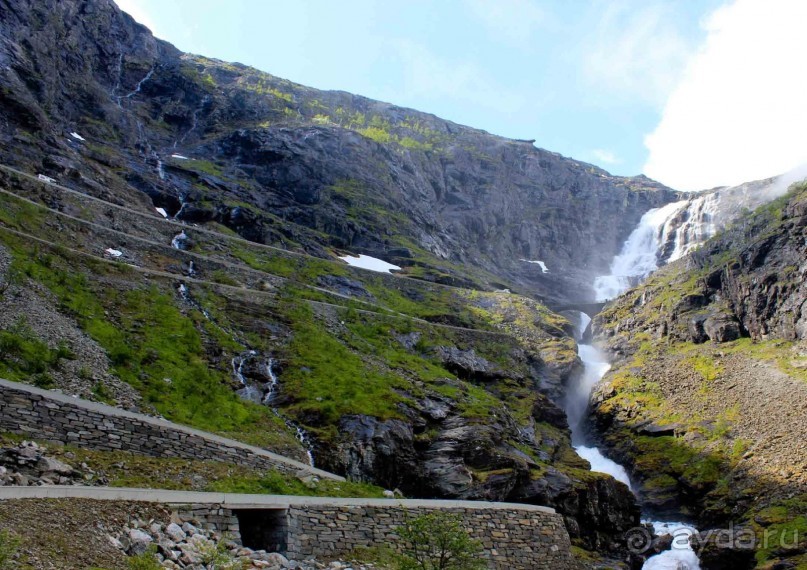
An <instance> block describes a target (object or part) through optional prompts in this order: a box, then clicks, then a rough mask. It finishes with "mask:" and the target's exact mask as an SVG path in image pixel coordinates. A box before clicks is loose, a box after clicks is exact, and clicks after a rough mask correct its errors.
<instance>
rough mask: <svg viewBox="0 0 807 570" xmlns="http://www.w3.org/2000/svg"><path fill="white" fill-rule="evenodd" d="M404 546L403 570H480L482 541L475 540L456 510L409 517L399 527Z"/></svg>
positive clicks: (399, 564) (400, 564) (482, 564)
mask: <svg viewBox="0 0 807 570" xmlns="http://www.w3.org/2000/svg"><path fill="white" fill-rule="evenodd" d="M398 535H399V536H400V537H401V539H402V541H403V545H404V550H403V553H402V555H401V557H400V561H399V563H398V567H399V569H400V570H478V569H482V568H485V567H486V564H485V561H484V560H483V559H481V558H479V554H480V553H481V552H482V544H481V543H480V542H479V541H478V540H474V539H472V538H471V537H470V536H469V535H468V532H467V531H466V530H465V529H464V528H463V526H462V518H461V517H460V516H459V515H457V514H453V513H446V512H442V511H435V512H433V513H428V514H425V515H420V516H418V517H416V518H413V519H409V520H407V521H406V522H405V523H404V524H403V525H401V526H400V527H398Z"/></svg>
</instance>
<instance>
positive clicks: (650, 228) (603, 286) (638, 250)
mask: <svg viewBox="0 0 807 570" xmlns="http://www.w3.org/2000/svg"><path fill="white" fill-rule="evenodd" d="M686 204H687V201H686V200H682V201H681V202H673V203H672V204H667V205H666V206H663V207H661V208H654V209H652V210H650V211H649V212H647V213H646V214H645V215H644V216H642V219H641V220H640V221H639V225H638V226H637V227H636V229H635V230H633V232H632V233H631V234H630V236H628V239H627V240H626V241H625V244H624V245H623V246H622V251H621V252H620V253H619V255H617V256H616V257H614V259H613V261H612V262H611V272H610V274H609V275H602V276H600V277H597V278H596V279H595V280H594V293H595V295H596V300H597V301H598V302H599V301H608V300H609V299H613V298H614V297H617V296H618V295H620V294H621V293H622V292H624V291H626V290H627V289H629V288H630V287H633V286H634V285H637V284H638V283H639V282H640V281H641V280H642V279H644V278H645V277H647V276H648V275H650V273H652V272H653V271H655V270H656V269H658V252H659V248H660V247H661V245H662V243H663V240H662V234H661V233H662V231H663V230H664V228H665V226H667V222H668V221H669V220H670V219H671V218H672V217H673V216H675V215H676V214H678V213H679V212H680V211H681V209H683V208H684V207H685V206H686Z"/></svg>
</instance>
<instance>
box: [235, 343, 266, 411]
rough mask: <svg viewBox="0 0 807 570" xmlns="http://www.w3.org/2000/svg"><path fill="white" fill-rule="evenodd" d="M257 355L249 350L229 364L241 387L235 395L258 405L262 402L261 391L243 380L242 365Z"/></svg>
mask: <svg viewBox="0 0 807 570" xmlns="http://www.w3.org/2000/svg"><path fill="white" fill-rule="evenodd" d="M257 354H258V353H257V352H255V351H254V350H250V351H248V352H246V353H245V354H242V355H240V356H236V357H234V358H233V359H232V360H231V361H230V364H231V366H232V367H233V376H235V379H236V380H238V382H239V383H240V384H241V386H242V387H241V388H239V389H238V390H236V394H238V395H239V396H240V397H241V398H243V399H244V400H248V401H250V402H255V403H256V404H260V403H261V402H262V401H263V391H262V390H260V389H259V388H258V387H257V386H254V385H252V384H250V383H249V382H247V379H246V378H244V364H246V363H247V362H249V360H250V359H251V358H254V357H255V356H256V355H257Z"/></svg>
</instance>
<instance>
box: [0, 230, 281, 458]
mask: <svg viewBox="0 0 807 570" xmlns="http://www.w3.org/2000/svg"><path fill="white" fill-rule="evenodd" d="M0 237H2V239H3V240H4V241H5V244H6V245H7V246H9V247H10V249H11V251H12V253H13V255H14V261H13V263H12V267H11V272H12V274H14V275H16V276H17V277H16V278H17V279H20V278H21V277H27V278H31V279H33V280H35V281H39V282H40V283H42V284H44V285H45V286H46V287H47V288H48V289H49V290H50V291H51V292H52V293H53V294H54V295H55V297H56V298H57V300H58V303H59V306H60V308H61V310H64V311H66V312H67V313H68V314H70V315H72V316H73V317H75V318H76V320H77V321H78V323H79V325H80V326H81V328H82V329H83V330H84V331H85V332H87V334H89V336H90V337H92V338H93V339H94V340H95V341H96V342H98V343H99V344H100V345H101V346H102V347H103V348H104V350H105V351H106V353H107V355H108V356H109V359H110V362H111V365H112V369H113V371H114V373H115V374H116V375H118V376H119V377H120V378H121V379H123V380H125V381H126V382H128V383H129V384H131V385H132V386H134V387H135V388H137V389H138V391H139V392H140V393H141V394H142V395H143V396H144V398H145V400H146V401H147V402H148V403H150V404H152V405H153V406H154V407H155V409H156V410H157V411H158V412H159V413H160V414H162V415H163V416H165V417H166V418H168V419H169V420H171V421H175V422H178V423H184V424H188V425H191V426H193V427H196V428H199V429H202V430H206V431H212V432H217V433H224V434H230V435H233V436H235V437H238V438H239V439H242V440H244V441H248V442H250V443H254V444H258V445H272V444H276V443H278V442H279V441H283V440H284V439H285V438H286V436H285V435H284V432H285V427H284V425H283V422H282V421H281V420H280V419H278V418H277V417H276V416H275V415H274V414H272V413H271V411H270V410H268V409H266V408H265V407H262V406H258V405H254V404H250V403H248V402H245V401H243V400H241V399H240V398H238V396H237V395H236V394H235V393H234V392H233V390H232V387H231V385H230V378H229V376H228V374H227V373H226V372H222V371H221V370H218V369H217V368H216V367H214V366H212V365H211V362H209V360H208V356H207V354H206V352H205V350H204V347H203V344H202V337H201V335H200V333H199V330H198V329H197V325H198V324H199V323H200V322H202V321H203V320H204V319H203V317H202V316H201V314H199V313H198V312H195V311H194V312H192V313H191V314H190V315H185V314H183V313H182V312H181V311H180V310H179V309H178V308H177V305H176V300H175V297H174V295H173V291H171V290H170V289H168V290H165V289H161V288H160V287H158V286H157V285H148V284H143V283H142V281H141V280H140V278H139V276H137V275H136V274H134V272H132V271H131V270H130V269H128V268H126V267H125V266H122V265H117V266H111V265H109V264H106V263H103V262H96V261H91V260H87V259H81V260H79V259H70V258H69V257H65V256H60V255H53V254H51V253H46V252H43V251H39V250H38V249H37V248H36V247H31V246H30V245H27V244H23V243H22V240H20V239H17V238H11V237H8V236H5V235H3V236H0ZM81 264H85V265H84V267H83V268H82V266H81ZM82 269H84V270H85V271H87V272H88V273H85V272H84V271H82ZM88 274H89V275H92V277H89V276H88ZM6 340H7V341H9V342H10V339H8V338H7V339H6ZM14 342H16V345H15V346H17V350H18V351H23V352H24V351H30V350H36V351H38V353H40V354H42V347H39V346H37V345H36V343H33V342H31V341H28V342H27V344H25V342H23V341H20V340H19V339H17V340H16V341H14ZM45 356H47V357H48V358H51V360H53V359H56V360H58V358H57V357H58V353H57V354H56V355H45ZM18 361H19V359H18ZM45 362H47V360H46V361H45ZM6 366H8V364H6ZM19 366H23V365H22V364H18V367H19ZM36 374H37V372H36V371H32V372H25V373H24V374H22V373H20V371H19V370H18V371H17V374H16V379H20V380H24V379H25V376H26V375H28V376H29V377H30V378H31V379H32V380H33V381H35V380H36V376H35V375H36Z"/></svg>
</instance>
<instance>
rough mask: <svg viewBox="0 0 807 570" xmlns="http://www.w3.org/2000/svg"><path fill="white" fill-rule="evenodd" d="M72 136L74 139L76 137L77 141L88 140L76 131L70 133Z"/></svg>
mask: <svg viewBox="0 0 807 570" xmlns="http://www.w3.org/2000/svg"><path fill="white" fill-rule="evenodd" d="M70 136H71V137H73V138H74V139H76V140H77V141H85V140H87V139H85V138H84V137H82V136H81V135H80V134H78V133H77V132H75V131H73V132H72V133H70Z"/></svg>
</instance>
